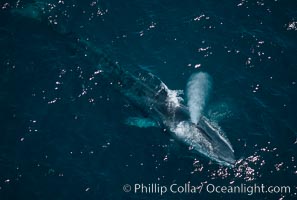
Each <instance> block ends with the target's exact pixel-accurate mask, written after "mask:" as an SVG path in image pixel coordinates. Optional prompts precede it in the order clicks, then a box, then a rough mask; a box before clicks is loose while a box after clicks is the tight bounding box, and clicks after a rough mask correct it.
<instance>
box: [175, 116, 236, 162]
mask: <svg viewBox="0 0 297 200" xmlns="http://www.w3.org/2000/svg"><path fill="white" fill-rule="evenodd" d="M171 132H173V133H174V134H175V136H176V137H177V138H178V139H180V140H181V141H183V142H184V143H185V144H187V145H190V146H191V147H192V148H193V150H195V151H197V152H199V153H200V154H202V155H204V156H206V157H208V158H210V159H211V160H213V161H215V162H217V163H218V164H220V165H224V166H228V167H233V166H234V164H235V162H236V160H235V157H234V150H233V148H232V146H231V144H230V142H229V141H228V139H227V138H226V137H225V136H224V135H222V131H221V130H220V128H219V127H216V126H214V125H212V124H211V123H210V122H209V121H208V120H207V119H206V118H201V120H200V121H199V123H198V124H194V123H192V122H190V121H181V122H179V123H176V124H175V125H174V126H171Z"/></svg>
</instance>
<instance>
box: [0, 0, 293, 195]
mask: <svg viewBox="0 0 297 200" xmlns="http://www.w3.org/2000/svg"><path fill="white" fill-rule="evenodd" d="M0 8H1V10H0V66H1V68H0V76H1V78H0V119H1V121H0V123H1V126H0V199H4V200H6V199H231V198H232V199H233V198H236V199H251V198H254V199H295V198H296V193H297V188H296V178H297V167H296V165H297V163H296V159H297V158H296V154H297V153H296V150H297V148H296V145H297V140H296V136H297V135H296V134H297V118H296V116H297V115H296V113H297V106H296V104H295V103H296V102H297V88H296V87H297V84H296V82H297V56H296V53H297V2H296V1H290V0H274V1H270V0H258V1H252V0H230V1H224V2H223V1H215V0H196V1H194V0H193V1H191V0H186V1H174V0H173V1H167V0H158V1H156V0H153V1H141V0H129V1H117V0H102V1H98V0H93V1H92V0H85V1H78V0H69V1H66V0H65V1H62V0H49V1H46V0H44V1H42V0H40V1H29V0H28V1H22V0H18V1H1V2H0ZM77 39H79V40H83V41H86V42H87V43H88V44H89V45H90V46H92V47H93V48H94V49H97V50H98V51H104V54H106V55H108V57H109V59H110V60H111V62H113V63H118V65H120V66H122V67H123V68H125V69H126V70H128V71H131V72H133V73H134V72H135V73H137V70H139V69H142V70H146V71H149V72H151V73H152V74H155V75H156V76H158V77H160V79H161V80H162V81H163V82H164V83H165V84H166V85H167V86H168V87H169V88H170V89H174V90H185V89H186V85H187V81H188V78H189V77H190V76H191V74H193V73H196V72H206V73H208V74H209V75H210V76H211V81H212V88H211V92H210V94H209V97H208V101H207V103H206V106H205V107H204V109H203V115H205V116H208V117H209V118H211V119H212V120H213V121H215V122H216V123H218V124H219V125H220V127H221V128H222V129H223V130H224V132H225V133H226V135H227V137H228V139H229V140H230V143H231V144H232V146H233V149H234V152H235V158H236V160H237V162H236V164H235V166H234V167H233V168H228V167H224V166H220V165H218V164H216V163H214V162H212V161H210V160H209V159H208V158H206V157H203V156H201V155H200V154H197V153H195V152H193V151H192V150H191V147H188V146H187V145H183V144H182V143H181V142H180V141H177V140H176V139H174V138H173V137H172V136H171V135H170V134H169V133H168V132H166V131H165V132H164V131H163V130H162V129H160V128H156V127H149V128H138V127H135V126H128V125H127V124H125V123H124V122H125V120H126V119H127V118H128V117H134V116H136V115H137V114H139V112H141V111H139V110H138V109H137V108H136V107H133V106H131V105H130V103H129V102H128V101H127V99H125V98H124V97H123V95H121V94H120V93H118V91H117V90H115V89H114V87H113V86H112V85H111V84H112V83H111V82H109V81H108V80H107V79H104V78H102V76H101V74H102V72H101V71H100V69H99V68H98V65H100V63H99V64H98V62H97V59H98V58H97V57H96V55H92V54H90V53H89V51H88V49H86V48H84V47H83V46H80V45H79V44H78V43H77V42H76V41H77ZM185 98H186V97H185ZM189 181H190V182H191V184H192V185H207V184H209V183H211V184H214V185H226V186H230V185H241V184H245V185H247V186H248V185H254V184H259V185H261V184H264V185H267V186H270V185H272V186H276V185H279V186H281V185H286V186H290V187H291V193H289V194H284V193H278V194H257V195H252V196H249V195H247V194H222V193H221V194H215V193H212V194H209V193H207V192H206V191H203V192H202V193H201V194H169V193H168V194H166V195H163V196H160V195H158V194H133V192H130V193H125V192H124V191H123V189H122V187H123V185H124V184H135V183H144V184H152V183H158V184H160V185H171V184H173V183H177V184H180V185H184V184H185V183H188V182H189Z"/></svg>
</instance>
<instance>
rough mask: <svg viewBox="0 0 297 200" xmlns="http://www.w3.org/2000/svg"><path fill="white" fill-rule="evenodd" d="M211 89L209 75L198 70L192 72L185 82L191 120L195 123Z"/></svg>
mask: <svg viewBox="0 0 297 200" xmlns="http://www.w3.org/2000/svg"><path fill="white" fill-rule="evenodd" d="M210 89H211V80H210V76H209V75H208V74H207V73H204V72H199V73H196V74H193V75H192V76H191V77H190V78H189V80H188V84H187V99H188V107H189V111H190V117H191V121H192V122H193V123H195V124H197V122H198V121H199V119H200V117H201V113H202V111H203V108H204V106H205V104H206V101H207V98H208V94H209V91H210Z"/></svg>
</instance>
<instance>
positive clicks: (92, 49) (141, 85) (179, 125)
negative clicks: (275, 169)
mask: <svg viewBox="0 0 297 200" xmlns="http://www.w3.org/2000/svg"><path fill="white" fill-rule="evenodd" d="M36 8H38V7H36V6H35V7H34V6H31V7H30V9H33V11H34V12H33V14H34V15H29V18H30V19H32V18H36V20H40V19H41V17H39V15H37V14H36V13H38V12H37V11H36V12H35V10H34V9H36ZM28 9H29V8H28ZM22 11H25V13H24V14H23V15H22V17H24V15H25V14H28V13H32V12H31V11H30V12H29V11H28V10H26V9H25V10H20V11H17V12H16V11H14V13H13V14H14V15H16V14H19V15H21V14H22ZM56 30H59V29H56ZM61 34H64V33H61ZM71 39H72V40H71V41H73V38H71ZM73 43H74V45H73V46H76V47H77V48H78V49H80V50H82V51H85V52H86V53H87V54H88V56H89V58H90V59H92V62H93V63H96V65H97V66H96V67H97V70H100V72H101V73H100V74H101V75H102V76H103V77H104V78H105V79H106V80H108V81H109V82H110V83H112V84H111V85H112V87H114V88H115V89H116V90H117V91H118V92H120V93H121V94H122V95H123V96H124V97H125V98H127V99H128V100H129V101H130V102H131V104H133V105H135V106H136V107H137V108H140V109H141V110H142V111H144V112H145V113H146V116H149V118H150V119H149V120H150V121H149V122H146V121H144V120H139V119H137V118H133V119H132V121H130V122H128V124H132V125H138V124H139V123H141V127H148V126H156V125H160V126H162V127H166V129H167V130H169V131H170V133H171V134H172V135H173V137H175V138H178V140H180V141H182V142H183V143H185V144H187V145H189V146H191V147H192V149H194V150H195V151H196V152H199V153H200V154H202V155H204V156H205V157H207V158H209V159H210V160H213V161H215V162H216V163H218V164H220V165H224V166H229V167H232V166H234V164H235V158H234V150H233V148H232V146H231V144H230V142H229V141H228V139H227V137H226V136H225V135H224V134H223V132H222V130H221V128H220V127H219V126H217V125H215V124H214V123H213V122H211V120H209V119H207V118H206V117H205V116H203V115H201V116H200V115H199V119H195V120H192V119H191V113H190V109H189V107H188V106H187V105H186V104H185V103H184V101H183V98H182V97H181V96H180V91H176V90H170V89H169V88H168V87H167V86H166V85H165V84H164V83H163V82H162V81H161V79H160V78H158V77H157V76H155V75H154V74H152V73H151V72H148V71H146V70H139V71H138V72H137V73H131V72H129V71H127V70H125V69H124V68H123V67H121V66H120V65H119V64H117V63H116V62H113V61H112V59H110V58H109V57H108V56H107V55H106V54H105V53H104V52H103V51H102V50H101V49H99V48H97V47H96V46H94V45H93V44H91V43H90V42H89V41H87V40H84V39H81V38H79V39H78V38H76V39H75V41H74V42H73ZM191 102H192V103H193V102H194V103H195V101H191ZM192 103H191V104H192Z"/></svg>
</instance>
